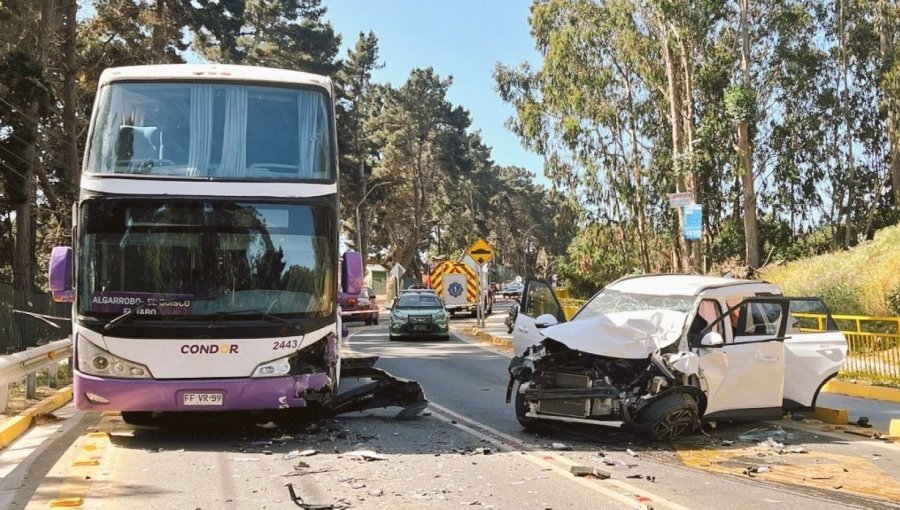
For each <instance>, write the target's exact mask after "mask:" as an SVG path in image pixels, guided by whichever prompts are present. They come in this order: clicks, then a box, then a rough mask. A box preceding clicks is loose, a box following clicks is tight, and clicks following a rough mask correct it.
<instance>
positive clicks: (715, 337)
mask: <svg viewBox="0 0 900 510" xmlns="http://www.w3.org/2000/svg"><path fill="white" fill-rule="evenodd" d="M724 344H725V339H724V338H722V335H720V334H719V333H717V332H715V331H710V332H709V333H707V334H705V335H703V338H701V339H700V345H702V346H703V347H718V346H720V345H724Z"/></svg>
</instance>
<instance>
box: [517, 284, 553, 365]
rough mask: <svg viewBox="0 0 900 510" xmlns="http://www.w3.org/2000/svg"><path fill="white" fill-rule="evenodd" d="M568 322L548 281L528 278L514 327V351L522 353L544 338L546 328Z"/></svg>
mask: <svg viewBox="0 0 900 510" xmlns="http://www.w3.org/2000/svg"><path fill="white" fill-rule="evenodd" d="M562 322H566V316H565V314H564V313H563V307H562V305H560V304H559V300H558V299H557V298H556V293H555V292H553V288H552V287H550V284H549V283H547V282H543V281H539V280H528V281H527V282H526V283H525V289H524V290H523V291H522V305H521V306H520V307H519V313H518V314H517V315H516V322H515V327H514V328H513V353H514V354H521V353H522V352H523V351H524V350H525V349H527V348H528V347H531V346H532V345H535V344H539V343H541V341H543V340H544V332H543V330H544V328H547V327H550V326H555V325H557V324H560V323H562Z"/></svg>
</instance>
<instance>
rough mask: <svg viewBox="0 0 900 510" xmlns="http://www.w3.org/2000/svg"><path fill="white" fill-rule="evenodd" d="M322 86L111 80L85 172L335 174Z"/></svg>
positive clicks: (267, 176) (241, 176) (296, 177)
mask: <svg viewBox="0 0 900 510" xmlns="http://www.w3.org/2000/svg"><path fill="white" fill-rule="evenodd" d="M331 111H332V110H331V104H330V102H329V100H328V96H327V94H326V93H325V92H324V91H322V90H313V89H295V88H281V87H275V86H267V87H263V86H252V85H228V84H220V83H132V82H122V83H113V84H111V85H108V86H106V87H104V88H103V89H102V90H101V91H100V97H99V100H98V107H97V112H98V113H97V116H96V118H95V120H94V127H93V132H92V136H91V141H90V147H89V149H88V164H87V168H86V171H87V172H90V173H98V174H129V175H146V176H153V177H161V176H162V177H166V176H168V177H180V178H198V179H211V180H216V179H219V180H279V181H300V180H302V181H331V180H334V161H333V149H332V140H331Z"/></svg>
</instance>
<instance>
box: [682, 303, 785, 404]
mask: <svg viewBox="0 0 900 510" xmlns="http://www.w3.org/2000/svg"><path fill="white" fill-rule="evenodd" d="M788 311H789V305H788V301H787V300H785V299H783V298H776V297H754V298H747V299H744V300H743V301H741V302H740V303H739V304H737V305H736V306H733V307H732V308H731V309H729V310H728V311H726V312H725V313H724V314H722V315H721V316H720V317H718V318H717V319H716V320H715V321H713V322H712V323H711V324H710V325H709V326H707V328H706V330H705V331H703V334H702V335H701V336H700V337H695V339H694V340H692V342H693V345H692V346H691V347H693V348H695V349H696V352H697V355H698V356H699V357H700V375H701V379H702V381H703V383H702V385H704V386H706V387H705V388H704V389H705V391H706V394H707V399H708V400H707V407H706V414H705V417H706V418H707V419H730V418H737V417H740V418H758V419H769V418H780V417H781V406H782V398H783V391H784V377H785V375H784V352H785V347H784V336H785V328H786V326H787V322H788V321H787V317H788V315H789V314H788ZM723 326H724V327H723ZM716 330H718V331H722V332H724V333H725V334H724V336H723V335H722V334H721V333H718V332H716Z"/></svg>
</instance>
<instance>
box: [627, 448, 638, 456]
mask: <svg viewBox="0 0 900 510" xmlns="http://www.w3.org/2000/svg"><path fill="white" fill-rule="evenodd" d="M625 453H627V454H628V455H631V456H632V457H639V455H638V454H637V452H635V451H634V450H632V449H631V448H626V449H625Z"/></svg>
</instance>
